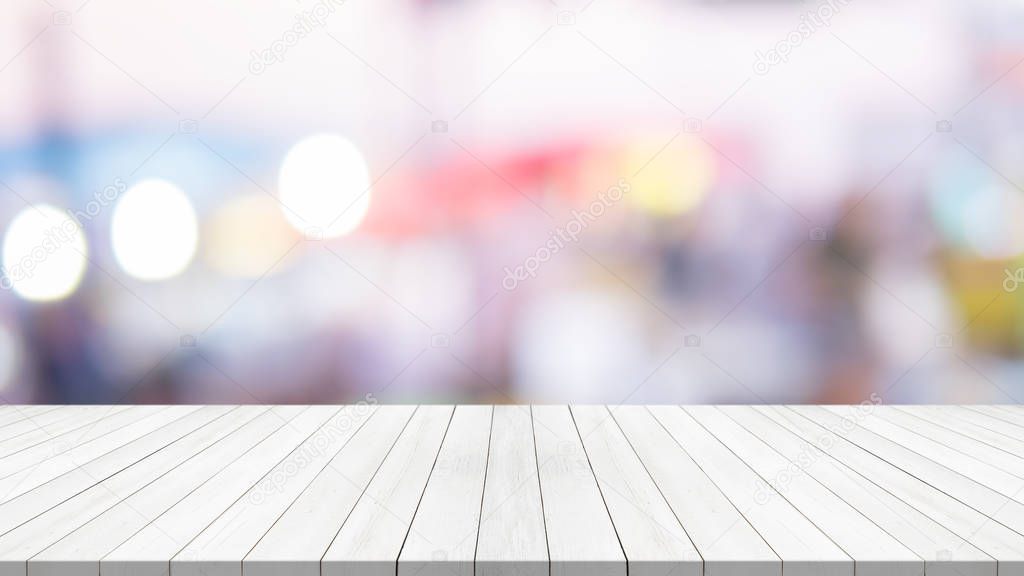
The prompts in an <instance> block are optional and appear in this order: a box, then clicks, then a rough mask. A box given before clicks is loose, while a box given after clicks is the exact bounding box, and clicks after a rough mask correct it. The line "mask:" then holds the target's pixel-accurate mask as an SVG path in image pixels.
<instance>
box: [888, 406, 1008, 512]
mask: <svg viewBox="0 0 1024 576" xmlns="http://www.w3.org/2000/svg"><path fill="white" fill-rule="evenodd" d="M875 414H876V415H877V416H878V418H881V419H882V420H885V421H887V422H889V423H891V424H894V425H896V426H899V427H901V428H904V429H906V430H909V431H911V432H913V433H914V434H916V435H917V436H918V437H921V438H926V439H928V440H929V441H930V442H932V443H939V444H942V445H943V446H945V447H946V448H948V449H950V450H954V451H956V452H959V453H960V454H963V455H965V456H968V457H970V458H971V460H980V461H981V462H983V463H984V464H985V465H986V466H991V467H992V468H995V469H998V470H1000V471H1001V472H1005V473H1008V474H1011V475H1013V476H1016V477H1017V479H1018V480H1020V479H1024V458H1021V457H1020V456H1018V455H1016V454H1014V453H1012V452H1008V451H1006V450H1003V449H1000V448H997V447H995V446H992V445H991V444H987V443H985V442H982V441H980V440H978V439H976V438H973V437H971V436H969V435H968V434H965V433H964V432H963V431H962V430H963V428H964V427H959V428H958V429H950V428H949V427H947V426H940V425H938V424H935V423H934V422H930V421H928V420H926V419H923V418H920V417H918V416H916V415H914V414H911V413H908V412H905V411H902V410H895V409H892V408H888V407H884V406H882V407H880V408H879V409H878V410H876V411H875ZM1021 454H1024V452H1021ZM1004 494H1005V492H1004Z"/></svg>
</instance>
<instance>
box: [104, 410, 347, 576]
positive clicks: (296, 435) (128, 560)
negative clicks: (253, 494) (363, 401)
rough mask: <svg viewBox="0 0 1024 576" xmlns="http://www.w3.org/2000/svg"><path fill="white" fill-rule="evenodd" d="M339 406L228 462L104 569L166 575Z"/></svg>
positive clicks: (125, 575)
mask: <svg viewBox="0 0 1024 576" xmlns="http://www.w3.org/2000/svg"><path fill="white" fill-rule="evenodd" d="M336 411H337V408H336V407H333V406H311V407H308V408H306V409H304V410H302V411H301V413H300V414H298V415H297V416H295V417H294V418H292V419H291V420H288V421H287V423H286V424H284V425H283V426H281V427H280V428H278V429H277V430H276V431H275V432H274V433H272V434H271V435H270V436H268V437H267V438H266V439H264V440H263V441H262V442H260V444H259V445H258V447H257V448H254V449H253V450H250V451H249V452H247V453H246V454H245V455H244V456H242V457H241V458H239V459H237V460H235V461H234V462H232V463H231V464H228V465H227V466H225V467H224V468H223V469H222V470H221V471H220V472H218V473H217V474H216V475H214V476H213V477H212V478H210V480H208V481H207V482H205V483H203V484H202V485H201V486H200V487H198V488H196V490H195V491H193V492H191V493H189V494H188V495H187V496H186V497H185V498H183V499H182V500H181V501H179V502H178V503H176V504H175V505H174V506H172V507H171V508H170V509H169V510H167V511H166V512H164V513H163V514H161V515H160V516H159V517H157V518H156V519H155V520H153V521H152V522H150V523H149V524H147V525H146V526H145V527H144V528H143V529H142V530H139V531H138V532H137V533H135V535H133V536H132V537H131V538H129V539H128V540H127V541H125V542H124V543H123V544H121V545H120V546H118V547H117V548H115V549H114V550H113V551H112V552H110V553H109V554H107V555H106V556H105V557H103V559H102V560H101V561H100V573H101V574H103V575H105V576H147V575H148V576H162V575H165V574H166V573H167V570H168V567H169V564H170V561H171V558H173V557H174V556H175V555H176V554H177V553H178V552H179V551H181V549H182V548H184V547H185V546H186V545H187V544H188V543H189V541H191V540H192V539H193V538H195V536H196V535H197V534H199V533H200V532H202V530H203V529H204V528H206V527H207V526H209V524H210V522H212V521H213V520H215V519H216V518H217V517H218V516H219V515H220V514H221V513H222V512H223V511H224V510H226V509H227V508H228V507H229V506H230V505H231V504H232V503H234V501H235V500H237V499H238V498H239V497H240V496H242V495H243V494H244V493H245V492H246V491H247V490H248V489H249V488H251V487H252V486H253V485H254V484H256V483H257V482H259V481H260V479H261V478H263V476H264V475H265V474H266V473H267V472H268V471H269V470H270V469H271V468H273V467H274V465H276V464H277V463H278V462H280V461H281V459H282V458H284V457H285V456H287V455H288V453H289V452H291V451H292V450H294V449H295V447H296V446H298V445H299V444H301V443H302V442H303V441H304V440H305V439H306V438H308V437H309V436H310V435H311V434H312V433H313V432H315V431H316V429H317V428H319V427H320V425H321V424H323V423H324V421H326V420H327V419H328V418H330V417H331V416H332V415H333V414H334V413H335V412H336Z"/></svg>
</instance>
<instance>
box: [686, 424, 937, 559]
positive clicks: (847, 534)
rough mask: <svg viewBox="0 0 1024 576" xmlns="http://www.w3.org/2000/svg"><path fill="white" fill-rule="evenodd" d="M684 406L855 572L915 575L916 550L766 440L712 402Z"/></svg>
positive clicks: (765, 487) (917, 557) (765, 493)
mask: <svg viewBox="0 0 1024 576" xmlns="http://www.w3.org/2000/svg"><path fill="white" fill-rule="evenodd" d="M687 412H689V413H690V416H692V417H693V418H694V419H695V420H697V422H699V423H700V424H701V425H702V426H703V427H704V428H705V429H706V430H707V431H708V432H710V433H712V434H713V435H714V436H715V437H716V438H718V440H719V441H720V442H722V443H723V444H725V446H726V447H727V448H729V450H730V451H731V452H732V453H733V454H735V455H736V456H738V457H739V458H740V459H742V460H743V461H744V462H746V464H747V465H748V466H750V468H751V469H752V470H753V471H754V472H755V473H757V475H758V476H759V477H760V480H759V482H761V483H762V484H761V486H762V487H763V489H764V491H762V492H761V494H764V495H765V496H767V495H768V492H767V487H769V486H770V487H771V488H772V489H774V494H778V495H779V496H780V497H781V498H783V499H784V500H785V501H786V502H788V503H789V504H791V505H792V506H793V507H794V508H796V509H797V510H798V511H799V512H800V513H801V514H802V515H803V516H804V517H805V518H807V520H809V521H810V522H811V523H813V524H814V525H815V526H816V527H817V528H818V529H819V530H821V531H822V532H824V533H825V534H827V535H828V537H829V539H831V540H832V541H833V542H835V543H836V545H838V546H839V547H840V548H841V549H842V550H843V551H844V552H846V554H847V555H849V556H850V557H851V558H853V561H854V568H855V570H856V572H857V574H858V575H863V576H883V575H886V574H900V575H902V576H917V575H918V574H920V573H921V572H923V571H924V560H923V559H922V558H921V557H920V556H918V555H917V554H915V553H914V552H912V551H911V550H910V549H908V548H907V547H906V546H904V545H903V544H901V543H900V542H899V541H898V540H896V539H895V538H893V537H892V536H890V535H889V534H888V533H887V532H885V531H884V530H882V529H881V528H879V527H878V526H877V525H876V524H875V523H874V522H872V521H871V520H870V519H869V518H867V517H866V516H864V514H863V513H861V512H860V511H858V510H857V509H856V508H854V507H853V506H851V505H850V504H848V503H847V502H846V501H845V500H843V499H842V498H840V497H839V496H837V495H836V494H835V493H833V492H831V491H829V490H828V489H827V488H826V487H825V486H823V485H822V484H821V483H820V482H818V481H817V480H816V479H814V478H813V477H812V476H809V475H807V474H803V473H801V472H802V470H801V468H800V467H799V466H796V465H793V463H792V462H790V461H789V460H787V459H786V458H783V457H782V456H780V455H779V454H778V453H776V452H774V451H773V450H772V447H771V445H769V444H766V443H764V442H763V441H762V439H760V438H758V437H757V436H756V435H753V434H751V433H750V432H749V431H748V430H746V429H744V428H743V427H742V426H740V425H738V424H736V423H735V422H733V421H732V420H730V419H728V418H722V416H721V414H722V413H721V411H719V410H718V409H717V408H715V407H713V406H700V407H689V408H687ZM755 499H756V498H755Z"/></svg>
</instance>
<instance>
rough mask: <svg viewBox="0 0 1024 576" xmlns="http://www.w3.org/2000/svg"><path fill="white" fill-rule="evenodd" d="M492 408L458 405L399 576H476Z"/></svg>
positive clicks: (400, 560)
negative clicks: (477, 544)
mask: <svg viewBox="0 0 1024 576" xmlns="http://www.w3.org/2000/svg"><path fill="white" fill-rule="evenodd" d="M492 415H493V408H492V407H491V406H459V407H457V408H456V409H455V414H454V415H453V416H452V422H451V425H450V426H449V429H448V434H447V435H445V439H444V443H443V444H442V445H441V451H440V453H439V454H438V456H437V462H436V463H435V465H434V470H433V472H431V474H430V478H429V479H428V480H427V486H426V489H425V490H424V492H423V498H422V499H421V500H420V505H419V508H418V509H417V510H416V514H415V516H414V517H413V520H412V524H411V526H410V527H409V533H408V535H407V537H406V540H405V545H404V546H403V547H402V551H401V553H400V554H399V556H398V576H415V575H418V576H472V575H473V560H474V554H475V551H476V542H477V533H478V530H479V526H480V506H481V500H482V496H483V491H484V478H485V474H486V472H487V454H488V446H489V443H490V431H491V419H492Z"/></svg>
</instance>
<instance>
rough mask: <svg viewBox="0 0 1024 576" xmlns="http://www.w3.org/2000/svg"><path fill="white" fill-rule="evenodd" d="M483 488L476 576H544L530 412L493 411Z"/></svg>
mask: <svg viewBox="0 0 1024 576" xmlns="http://www.w3.org/2000/svg"><path fill="white" fill-rule="evenodd" d="M488 454H489V456H488V460H487V477H486V479H485V482H484V486H485V487H486V490H484V496H483V504H482V507H481V520H480V535H479V537H478V541H477V550H476V574H477V576H514V575H516V574H518V575H520V576H545V575H546V574H547V572H548V544H547V537H546V536H545V531H544V503H543V501H542V500H541V495H540V478H539V477H538V475H537V450H536V444H535V442H534V439H533V417H532V414H531V411H530V407H528V406H495V407H494V424H493V426H492V429H491V445H490V449H489V451H488Z"/></svg>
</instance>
